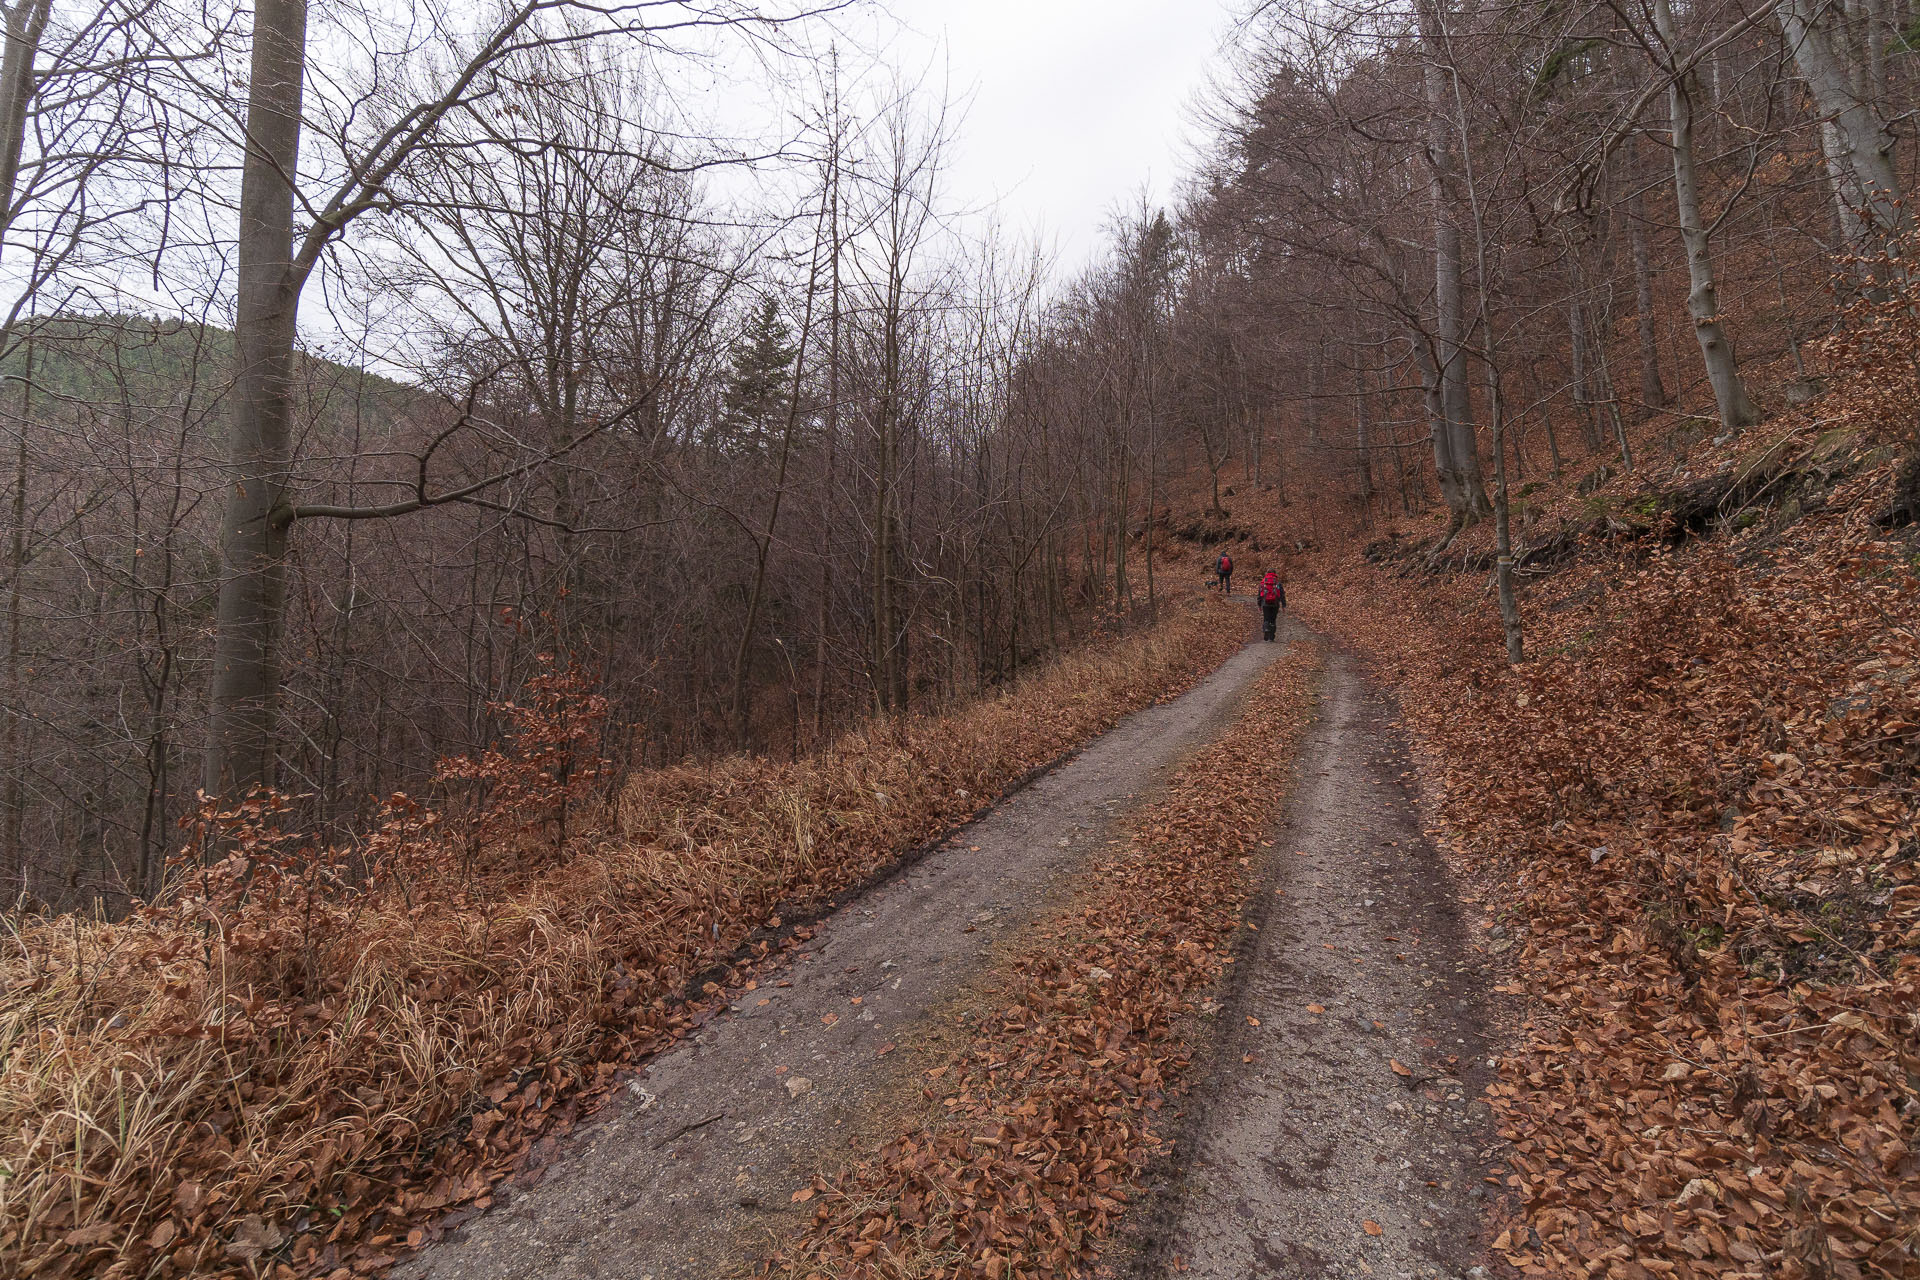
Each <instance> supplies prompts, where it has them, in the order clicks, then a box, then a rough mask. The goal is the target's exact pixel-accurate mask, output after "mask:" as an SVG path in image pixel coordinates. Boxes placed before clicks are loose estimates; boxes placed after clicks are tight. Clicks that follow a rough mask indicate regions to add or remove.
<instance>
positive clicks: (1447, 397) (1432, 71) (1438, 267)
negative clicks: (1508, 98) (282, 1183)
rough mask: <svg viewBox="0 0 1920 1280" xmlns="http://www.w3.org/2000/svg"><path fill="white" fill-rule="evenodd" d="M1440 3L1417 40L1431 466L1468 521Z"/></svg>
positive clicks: (1477, 486)
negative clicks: (1435, 378)
mask: <svg viewBox="0 0 1920 1280" xmlns="http://www.w3.org/2000/svg"><path fill="white" fill-rule="evenodd" d="M1440 3H1441V0H1422V3H1420V4H1419V5H1417V6H1416V12H1417V14H1418V16H1419V22H1420V37H1421V40H1422V42H1423V43H1424V44H1425V45H1426V46H1427V67H1426V90H1427V130H1428V138H1427V163H1428V167H1429V170H1430V178H1429V182H1428V192H1429V196H1430V198H1431V200H1432V203H1433V226H1434V232H1433V272H1434V291H1433V297H1434V338H1435V342H1436V347H1437V349H1436V350H1435V352H1434V358H1435V360H1436V362H1437V363H1438V365H1439V369H1438V374H1439V385H1440V413H1441V430H1442V431H1443V432H1444V433H1445V435H1446V437H1447V448H1446V450H1445V455H1444V456H1442V453H1441V451H1440V450H1439V449H1438V448H1436V449H1435V453H1434V465H1435V467H1436V468H1438V467H1442V466H1445V467H1447V468H1449V469H1450V470H1451V471H1452V483H1451V485H1449V483H1448V481H1447V479H1446V478H1444V477H1443V478H1442V480H1441V483H1440V488H1441V492H1442V493H1445V494H1447V495H1448V502H1449V505H1450V506H1452V507H1453V511H1454V515H1455V516H1456V517H1458V518H1460V519H1463V520H1465V519H1471V518H1473V517H1476V516H1482V515H1485V514H1486V513H1487V511H1488V506H1487V494H1486V489H1485V486H1484V483H1483V481H1482V480H1481V476H1480V448H1479V442H1478V441H1477V440H1476V439H1475V436H1474V428H1473V392H1472V391H1471V389H1470V388H1469V387H1468V385H1467V354H1466V349H1465V347H1464V346H1463V345H1462V344H1463V342H1464V340H1465V336H1466V317H1465V310H1464V308H1465V301H1464V299H1463V298H1462V296H1461V285H1460V224H1459V220H1458V218H1457V217H1456V216H1455V211H1454V207H1453V196H1452V193H1451V192H1450V191H1449V190H1448V189H1447V187H1448V182H1449V179H1450V177H1451V171H1452V160H1451V157H1452V154H1453V137H1452V135H1453V120H1452V112H1451V111H1450V110H1449V109H1448V106H1447V98H1448V93H1447V85H1446V75H1447V72H1446V70H1445V69H1444V64H1445V62H1446V47H1445V42H1444V41H1443V40H1442V38H1441V34H1440V30H1439V26H1440V19H1439V14H1438V13H1437V12H1436V11H1435V6H1437V5H1438V4H1440Z"/></svg>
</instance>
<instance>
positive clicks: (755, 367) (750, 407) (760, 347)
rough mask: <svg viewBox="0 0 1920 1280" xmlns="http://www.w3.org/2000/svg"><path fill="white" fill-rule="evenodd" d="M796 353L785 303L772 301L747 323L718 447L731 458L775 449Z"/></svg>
mask: <svg viewBox="0 0 1920 1280" xmlns="http://www.w3.org/2000/svg"><path fill="white" fill-rule="evenodd" d="M794 354H795V348H794V343H793V336H792V334H791V332H790V331H789V330H788V328H787V323H786V321H785V320H783V319H781V318H780V304H779V303H778V302H777V301H776V300H775V299H773V298H771V297H769V298H767V299H766V300H765V301H764V302H762V303H761V304H760V306H759V308H758V309H757V310H756V311H755V312H754V313H753V315H752V317H751V318H750V319H749V320H748V321H747V324H746V328H745V329H744V330H743V331H742V332H741V334H740V336H739V338H737V339H736V340H735V341H734V344H733V348H732V350H731V351H730V352H729V353H728V357H727V365H728V367H727V380H726V386H725V387H724V388H723V389H722V391H721V399H720V422H719V424H718V426H717V428H716V429H715V432H714V437H715V443H716V444H717V445H718V446H719V447H720V448H721V449H723V450H726V451H728V452H732V453H761V452H766V451H767V450H769V449H770V448H771V446H772V441H773V438H774V437H775V436H776V435H778V433H779V430H780V424H781V421H782V420H783V419H784V418H785V417H786V413H787V397H788V392H789V389H790V385H791V382H792V378H793V360H794Z"/></svg>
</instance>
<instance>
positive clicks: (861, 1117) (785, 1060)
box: [396, 642, 1282, 1280]
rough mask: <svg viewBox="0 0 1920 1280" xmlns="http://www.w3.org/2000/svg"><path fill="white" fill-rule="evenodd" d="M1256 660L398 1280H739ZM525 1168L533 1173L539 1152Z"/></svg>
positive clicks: (941, 871) (1038, 789)
mask: <svg viewBox="0 0 1920 1280" xmlns="http://www.w3.org/2000/svg"><path fill="white" fill-rule="evenodd" d="M1281 648H1282V646H1280V645H1263V644H1259V643H1257V642H1256V643H1254V644H1251V645H1249V646H1248V647H1247V648H1246V649H1244V650H1242V651H1241V652H1240V653H1239V654H1237V655H1235V656H1234V657H1233V658H1231V659H1229V660H1228V661H1227V662H1226V663H1225V664H1224V665H1223V666H1222V667H1221V669H1220V670H1219V671H1217V672H1215V673H1214V675H1212V676H1211V677H1209V678H1208V679H1207V680H1206V681H1205V682H1204V683H1202V684H1201V685H1200V686H1199V687H1198V688H1196V689H1194V690H1193V691H1192V692H1190V693H1188V694H1186V695H1185V696H1184V697H1181V698H1179V699H1176V700H1175V701H1173V702H1170V703H1168V704H1166V705H1163V706H1160V707H1154V708H1150V709H1148V710H1146V711H1142V712H1140V713H1138V714H1136V715H1134V716H1131V717H1129V718H1128V719H1127V720H1125V721H1123V722H1122V723H1121V724H1120V725H1119V726H1118V727H1117V728H1115V729H1114V730H1113V731H1112V732H1110V733H1108V734H1107V735H1105V736H1104V737H1102V738H1100V739H1099V740H1098V741H1096V742H1094V743H1093V744H1092V745H1090V746H1089V747H1088V748H1087V749H1086V750H1084V751H1083V752H1081V753H1080V754H1079V755H1078V756H1077V757H1075V758H1074V759H1073V760H1072V761H1071V762H1070V763H1068V764H1066V765H1064V766H1063V767H1061V768H1059V769H1058V770H1056V771H1054V772H1053V773H1051V774H1049V775H1047V776H1046V777H1043V778H1041V779H1040V780H1039V781H1037V782H1036V783H1034V784H1033V785H1032V786H1031V787H1029V788H1027V789H1026V790H1025V791H1023V792H1021V793H1020V794H1019V795H1017V796H1015V797H1014V798H1012V799H1011V800H1009V801H1008V802H1007V803H1006V804H1004V805H1002V806H1000V807H999V808H998V809H996V810H994V811H993V812H992V813H991V814H989V815H987V816H986V817H985V818H983V819H981V820H980V821H978V822H976V823H974V824H972V825H971V826H969V827H967V828H964V829H963V830H961V831H960V832H958V833H957V834H956V836H955V837H954V838H953V839H952V840H950V841H948V842H947V843H946V844H945V845H944V846H943V847H942V848H940V849H938V850H936V851H934V852H933V853H932V854H930V855H928V856H927V857H926V858H924V859H922V860H921V861H919V862H918V863H916V864H915V865H914V866H913V867H911V868H910V869H909V870H908V871H906V872H905V873H903V874H902V875H899V876H897V877H895V878H893V879H891V880H889V881H887V882H886V883H884V884H883V885H881V886H879V887H878V888H876V889H875V890H873V891H872V892H870V893H868V894H865V895H864V896H861V897H859V898H857V899H855V900H854V901H852V902H850V903H848V904H847V905H845V906H844V907H843V908H842V909H841V910H839V911H838V912H836V913H835V914H834V915H832V916H831V917H829V918H828V919H827V920H826V921H825V922H824V924H823V925H822V927H821V929H820V931H819V933H818V934H817V935H816V936H815V937H814V938H813V939H812V940H811V942H810V943H809V944H808V945H807V946H806V948H805V950H804V951H802V952H800V953H799V954H798V955H797V956H796V957H795V960H794V963H793V964H792V965H791V967H790V968H788V969H786V970H784V971H782V972H780V973H778V974H776V975H773V976H772V977H771V978H770V979H769V980H768V981H767V982H765V983H763V984H762V985H761V986H760V987H759V988H758V989H757V990H754V991H750V992H747V993H745V994H744V995H743V996H742V997H741V999H740V1000H739V1001H738V1002H737V1003H735V1004H734V1005H733V1006H732V1007H731V1008H730V1010H729V1011H728V1012H727V1013H726V1014H725V1015H723V1016H722V1017H720V1018H718V1019H716V1020H715V1021H714V1022H712V1023H711V1024H710V1025H708V1026H707V1027H706V1028H704V1029H703V1031H702V1032H701V1033H700V1034H699V1036H698V1037H697V1038H695V1039H694V1040H693V1041H691V1042H689V1043H685V1044H683V1045H681V1046H679V1047H677V1048H675V1049H674V1050H672V1051H670V1052H668V1053H665V1054H663V1055H661V1056H660V1057H659V1058H658V1059H656V1060H654V1061H653V1062H652V1063H651V1064H650V1065H649V1066H648V1067H647V1068H646V1069H645V1071H644V1072H643V1073H641V1075H640V1076H639V1077H638V1078H636V1079H634V1080H632V1081H630V1082H629V1083H628V1085H627V1087H626V1089H625V1090H624V1091H623V1092H622V1093H621V1094H620V1095H619V1096H618V1097H617V1099H616V1100H615V1101H614V1102H613V1103H611V1104H610V1105H609V1106H608V1107H607V1108H606V1109H605V1110H604V1111H603V1112H602V1113H601V1115H600V1116H599V1117H598V1118H597V1119H596V1120H595V1121H594V1122H592V1123H590V1124H589V1125H587V1126H586V1127H584V1128H583V1129H582V1130H580V1131H579V1132H578V1133H576V1134H575V1135H574V1136H572V1137H571V1138H570V1139H568V1140H567V1141H566V1142H564V1143H562V1144H559V1145H558V1146H557V1148H556V1149H554V1150H552V1151H551V1152H550V1153H548V1154H549V1155H550V1157H551V1158H550V1161H549V1162H548V1163H546V1164H544V1166H543V1167H541V1168H540V1169H538V1170H537V1171H536V1172H535V1173H533V1174H532V1175H530V1176H528V1177H526V1178H523V1179H522V1180H521V1182H520V1183H519V1184H517V1185H516V1186H514V1187H513V1188H511V1189H508V1190H507V1191H506V1192H505V1193H504V1194H502V1195H501V1196H500V1197H499V1198H498V1199H497V1201H496V1203H495V1206H494V1208H493V1209H492V1211H491V1212H489V1213H487V1214H485V1215H483V1216H480V1217H478V1218H476V1219H474V1220H473V1221H471V1222H468V1223H467V1224H465V1225H464V1226H462V1227H461V1228H459V1229H458V1230H457V1231H455V1232H454V1233H452V1234H451V1235H450V1236H448V1237H447V1238H446V1239H445V1240H443V1241H441V1242H440V1243H438V1244H436V1245H430V1246H429V1247H428V1248H426V1249H425V1250H424V1251H423V1252H421V1253H420V1254H418V1255H417V1256H415V1257H414V1258H412V1259H410V1260H409V1261H408V1262H406V1263H404V1264H403V1265H402V1266H401V1267H400V1268H398V1269H397V1270H396V1275H398V1276H401V1277H406V1278H407V1280H508V1278H518V1277H534V1276H538V1277H543V1278H544V1277H562V1276H566V1277H574V1276H580V1277H602V1276H606V1277H623V1278H629V1280H645V1278H647V1277H652V1278H653V1280H668V1277H699V1278H700V1280H712V1278H713V1277H719V1276H725V1275H730V1274H737V1273H738V1272H739V1271H740V1270H741V1269H742V1267H743V1266H744V1264H745V1262H746V1261H747V1260H749V1259H751V1258H752V1257H754V1256H756V1255H757V1254H758V1253H759V1252H761V1250H762V1248H763V1247H764V1245H765V1243H766V1242H767V1240H768V1239H769V1237H770V1235H784V1234H785V1233H786V1232H788V1231H789V1230H791V1229H792V1227H793V1226H795V1225H797V1224H798V1222H799V1221H800V1215H801V1214H802V1213H804V1212H805V1210H804V1209H803V1207H802V1206H798V1205H793V1204H791V1203H790V1197H791V1194H792V1192H793V1191H794V1189H795V1188H797V1187H800V1186H802V1185H804V1184H805V1183H806V1181H807V1179H808V1178H810V1177H811V1176H812V1174H813V1173H814V1172H815V1171H816V1170H817V1169H819V1168H821V1167H822V1166H823V1165H831V1164H832V1163H833V1160H834V1157H835V1155H836V1154H837V1153H838V1152H841V1151H844V1150H846V1148H847V1146H848V1144H849V1142H850V1141H851V1140H853V1139H855V1138H857V1137H859V1136H861V1135H869V1136H870V1135H871V1134H872V1133H874V1132H877V1131H879V1130H880V1129H882V1128H883V1127H884V1126H885V1125H886V1123H887V1121H888V1120H889V1119H890V1118H891V1117H892V1116H894V1115H895V1114H897V1113H898V1112H899V1111H900V1110H901V1109H903V1108H905V1107H907V1106H910V1105H914V1104H917V1103H918V1102H919V1100H920V1096H919V1090H918V1088H917V1085H916V1084H914V1083H911V1082H910V1078H911V1077H912V1076H913V1075H914V1073H915V1072H916V1070H917V1064H919V1062H920V1060H921V1053H922V1052H927V1053H931V1052H936V1051H938V1050H937V1046H938V1043H939V1041H940V1040H941V1039H942V1038H943V1037H946V1036H948V1035H950V1034H953V1031H952V1028H953V1025H954V1024H953V1020H952V1017H951V1008H952V1006H953V1004H954V1002H955V1001H956V1000H960V999H962V997H963V996H964V994H965V993H966V991H967V990H968V988H969V986H970V984H972V983H973V982H974V981H975V980H976V979H977V977H978V976H979V975H980V974H981V973H982V971H985V970H990V969H991V968H992V965H991V963H990V962H989V959H988V957H989V955H990V953H991V951H992V950H993V948H994V947H995V946H996V945H998V944H999V943H1001V942H1003V941H1005V940H1008V939H1010V938H1012V937H1013V936H1014V935H1015V934H1016V933H1017V931H1019V930H1020V929H1022V928H1023V927H1025V926H1026V925H1027V924H1028V923H1030V922H1031V921H1032V920H1033V919H1034V918H1035V917H1036V916H1038V915H1040V914H1042V910H1043V907H1044V905H1045V904H1046V903H1047V902H1048V900H1049V898H1050V897H1052V896H1054V895H1055V894H1056V893H1058V892H1063V891H1066V890H1068V889H1070V887H1071V885H1072V883H1073V880H1074V877H1075V874H1076V872H1078V871H1079V870H1080V868H1081V867H1082V866H1083V864H1084V862H1085V861H1086V859H1087V856H1088V855H1089V853H1091V852H1092V851H1093V850H1095V849H1096V848H1098V847H1100V846H1101V845H1102V844H1103V843H1104V842H1105V841H1106V840H1107V839H1108V838H1109V834H1110V829H1111V828H1112V827H1113V826H1114V824H1115V822H1116V820H1117V819H1119V818H1121V817H1122V816H1124V815H1125V814H1126V813H1127V812H1129V811H1130V810H1131V809H1132V808H1133V807H1134V805H1135V804H1137V803H1138V802H1139V801H1140V800H1141V799H1143V798H1144V797H1145V795H1146V794H1147V793H1149V792H1151V791H1152V790H1153V789H1154V788H1155V787H1156V785H1157V784H1159V783H1160V782H1161V781H1162V780H1163V779H1164V778H1165V776H1166V775H1167V773H1168V771H1169V770H1170V768H1171V767H1172V766H1173V765H1174V764H1175V762H1177V761H1178V760H1179V759H1180V757H1182V756H1183V755H1184V754H1185V753H1187V752H1188V751H1190V750H1192V749H1193V748H1195V747H1197V746H1199V745H1201V744H1202V743H1204V742H1206V741H1209V740H1210V739H1212V738H1213V737H1214V736H1216V735H1217V734H1218V733H1219V732H1220V731H1221V730H1222V728H1223V727H1224V726H1225V725H1226V724H1227V723H1228V722H1229V721H1230V720H1231V717H1232V716H1233V714H1234V713H1235V712H1236V711H1237V709H1238V708H1237V706H1236V703H1237V700H1238V698H1239V696H1240V695H1241V694H1242V693H1243V692H1244V690H1245V689H1246V688H1247V686H1248V685H1249V684H1250V683H1251V682H1252V680H1253V679H1254V677H1255V676H1257V675H1258V673H1259V672H1260V671H1261V670H1262V669H1263V668H1264V667H1265V666H1266V664H1267V663H1268V662H1270V661H1272V659H1273V658H1274V657H1275V656H1277V655H1278V653H1279V652H1280V651H1281ZM536 1154H538V1153H536Z"/></svg>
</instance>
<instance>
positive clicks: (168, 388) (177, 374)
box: [0, 315, 421, 430]
mask: <svg viewBox="0 0 1920 1280" xmlns="http://www.w3.org/2000/svg"><path fill="white" fill-rule="evenodd" d="M294 359H295V365H294V368H295V377H296V379H297V382H298V385H299V386H300V388H301V390H302V392H303V394H304V396H305V399H306V403H307V405H308V406H309V407H310V408H311V409H312V410H313V411H314V416H313V417H310V418H309V421H312V422H314V423H316V424H317V425H320V426H322V427H324V428H327V429H350V428H351V427H352V425H353V422H354V417H355V414H356V411H357V412H358V413H359V414H360V415H361V423H362V425H363V426H365V427H367V428H369V429H373V430H380V429H383V428H384V427H385V426H386V425H387V424H390V423H392V422H393V421H394V420H395V419H396V418H397V417H399V416H400V414H401V413H402V412H403V411H404V410H405V409H406V408H407V406H408V405H409V403H411V402H412V401H413V400H415V399H416V398H417V397H419V395H420V394H421V392H420V391H419V390H418V389H417V388H415V387H410V386H408V385H406V384H405V383H401V382H396V381H394V380H393V379H391V378H386V377H382V376H381V375H379V374H377V373H370V372H365V371H363V370H360V369H356V368H352V367H350V366H348V365H344V364H340V363H338V362H336V361H333V360H328V359H326V358H324V357H321V356H314V355H307V354H297V355H296V356H295V357H294ZM29 361H31V382H32V388H33V391H32V395H33V398H34V409H35V413H36V415H42V416H44V415H47V414H49V413H52V412H56V410H55V409H54V406H55V405H58V404H61V403H65V404H69V405H73V406H84V407H91V408H94V409H109V410H110V409H115V408H117V409H119V410H121V411H122V412H125V413H128V414H129V415H133V416H146V415H151V414H154V413H161V412H164V413H168V414H174V413H182V412H184V413H186V414H188V415H191V416H199V415H203V414H206V413H207V412H208V411H210V410H212V409H214V408H216V407H217V406H218V403H219V400H220V397H221V396H222V395H223V394H224V393H225V391H226V388H227V386H228V384H229V382H230V381H231V380H232V376H233V331H232V330H230V329H223V328H220V327H219V326H217V325H209V324H195V323H191V322H187V321H182V320H178V319H164V318H159V317H154V316H137V315H109V316H62V317H58V318H55V319H51V320H47V321H43V322H42V323H41V324H40V325H39V326H38V327H37V328H36V329H35V330H34V332H33V336H32V339H31V341H30V342H29V341H16V342H14V343H13V344H11V349H10V350H9V351H7V353H6V354H5V355H4V357H0V376H3V377H5V378H6V380H7V388H6V389H5V390H4V391H0V397H4V399H0V405H4V407H5V410H6V411H8V412H17V411H18V406H19V396H20V394H21V390H20V386H21V384H20V382H19V381H18V379H20V378H22V377H24V376H26V375H27V373H28V369H29ZM210 425H217V424H210Z"/></svg>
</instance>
